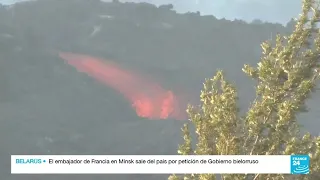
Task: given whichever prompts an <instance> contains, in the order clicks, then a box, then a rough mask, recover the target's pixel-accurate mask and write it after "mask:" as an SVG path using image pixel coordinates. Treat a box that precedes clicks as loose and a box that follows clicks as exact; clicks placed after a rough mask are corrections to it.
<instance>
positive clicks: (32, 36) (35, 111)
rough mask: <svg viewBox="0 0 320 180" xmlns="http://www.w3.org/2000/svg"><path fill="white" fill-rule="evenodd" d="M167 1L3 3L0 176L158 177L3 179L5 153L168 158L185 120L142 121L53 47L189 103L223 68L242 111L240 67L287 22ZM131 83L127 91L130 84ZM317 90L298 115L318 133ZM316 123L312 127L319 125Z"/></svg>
mask: <svg viewBox="0 0 320 180" xmlns="http://www.w3.org/2000/svg"><path fill="white" fill-rule="evenodd" d="M172 9H173V7H172V5H162V6H160V7H156V6H154V5H151V4H147V3H139V4H135V3H120V2H117V1H115V2H110V3H106V2H100V1H99V0H90V1H88V0H67V1H57V0H39V1H30V2H24V3H18V4H15V5H12V6H1V7H0V68H1V69H0V114H1V116H0V119H1V120H0V122H1V126H0V128H1V129H0V142H1V148H0V156H1V158H2V157H3V158H5V161H2V163H1V167H0V169H1V171H0V172H2V173H6V175H4V176H2V178H1V179H3V180H11V179H12V180H20V179H21V180H22V179H23V180H29V179H30V180H35V179H46V180H51V179H52V180H60V179H61V180H65V179H68V180H72V179H77V180H87V179H92V180H100V179H113V180H117V179H119V180H125V179H128V180H135V179H139V180H143V179H146V180H152V179H165V176H156V175H148V176H147V175H146V176H141V175H139V176H138V175H137V176H133V175H130V176H129V175H121V176H107V177H106V176H90V177H89V176H10V175H9V173H8V172H9V170H10V169H9V167H10V166H9V163H7V164H6V163H5V162H10V161H9V155H10V154H175V153H176V149H177V145H178V143H180V142H181V136H180V135H181V133H180V128H181V126H182V123H184V121H177V120H175V119H174V118H171V119H170V118H169V119H166V120H149V119H148V118H141V117H139V116H137V113H136V112H135V110H134V109H133V108H132V105H131V104H130V102H128V101H127V99H126V98H125V97H123V96H122V95H121V94H120V93H119V92H117V91H116V90H115V89H112V88H110V87H108V86H106V85H105V84H103V83H101V82H99V81H97V80H95V79H94V78H92V77H90V76H88V75H87V74H86V73H81V72H78V71H77V69H76V68H74V67H72V66H70V65H69V64H67V63H66V62H65V61H64V60H63V59H62V58H61V57H59V53H61V52H70V53H73V54H86V55H87V56H94V57H100V58H102V59H105V60H106V61H108V62H112V63H114V64H117V65H118V66H120V67H122V68H123V69H127V70H130V71H132V72H136V73H138V74H140V75H141V76H142V77H144V78H148V79H149V80H152V81H153V82H155V83H157V84H159V85H161V87H162V88H163V89H167V90H171V91H172V92H174V93H175V94H177V95H180V94H183V95H184V96H185V97H187V99H188V101H190V102H192V103H193V104H195V105H196V103H198V101H197V100H198V99H199V98H198V97H199V93H200V90H201V88H202V83H203V81H204V79H205V78H209V77H211V76H212V75H213V74H214V73H215V72H216V70H217V69H223V70H225V72H226V75H227V77H228V79H229V80H230V81H232V82H234V83H235V84H236V86H237V88H238V90H239V97H240V107H241V110H242V111H243V112H244V111H246V110H247V108H248V105H249V102H250V101H251V100H252V98H253V95H254V89H253V86H252V85H253V83H252V82H251V80H250V79H249V78H247V77H246V76H245V75H244V73H242V71H241V68H242V67H243V64H245V63H247V64H255V63H256V62H257V61H258V60H259V58H260V46H259V45H260V43H261V42H262V41H264V40H268V39H272V38H274V37H275V35H276V34H277V33H281V34H287V33H289V32H290V31H291V29H292V22H291V23H288V25H287V26H282V25H280V24H272V23H262V22H261V21H258V20H257V21H255V23H251V24H248V23H246V22H244V21H241V20H235V21H229V20H225V19H217V18H215V17H214V16H201V14H200V13H186V14H178V13H176V12H175V11H174V10H172ZM128 88H129V87H128ZM318 100H319V95H314V96H313V97H312V100H311V101H310V102H309V108H310V112H309V113H308V114H306V115H302V116H301V118H300V119H301V122H302V123H303V124H304V125H305V127H306V129H307V130H309V131H311V132H312V133H314V134H316V133H319V130H318V128H315V127H317V124H315V121H316V120H317V119H316V117H319V112H320V111H319V108H318V107H319V104H318ZM318 126H319V124H318Z"/></svg>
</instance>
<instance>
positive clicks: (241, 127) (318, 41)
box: [169, 0, 320, 180]
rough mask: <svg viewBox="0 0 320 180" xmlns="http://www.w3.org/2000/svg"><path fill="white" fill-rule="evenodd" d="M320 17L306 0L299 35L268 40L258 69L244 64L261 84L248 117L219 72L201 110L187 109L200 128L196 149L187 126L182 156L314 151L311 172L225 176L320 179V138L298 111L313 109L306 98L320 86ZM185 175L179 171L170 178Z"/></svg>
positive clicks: (228, 179)
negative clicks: (319, 82) (308, 129)
mask: <svg viewBox="0 0 320 180" xmlns="http://www.w3.org/2000/svg"><path fill="white" fill-rule="evenodd" d="M310 13H311V14H312V15H311V17H310ZM319 19H320V11H319V9H318V3H317V2H315V1H314V0H304V1H303V8H302V13H301V15H300V16H299V18H298V19H297V22H296V26H295V29H294V31H293V33H292V34H291V35H289V36H280V35H278V36H277V37H276V43H275V45H272V43H270V42H264V43H262V44H261V47H262V49H263V56H262V58H261V61H260V62H259V63H258V67H257V68H254V67H251V66H249V65H245V66H244V68H243V71H244V72H245V74H247V75H248V76H249V77H251V78H253V79H254V80H255V81H256V83H257V85H256V98H255V100H254V101H253V103H252V105H251V107H250V108H249V110H248V112H247V113H246V115H244V117H241V116H240V115H239V108H238V105H237V104H238V103H237V91H236V89H235V87H234V86H233V85H232V84H231V83H229V82H228V81H227V80H225V78H224V75H223V72H222V71H218V73H217V74H216V75H215V76H214V77H213V78H212V79H207V80H206V81H205V83H204V87H203V90H202V91H201V95H200V99H201V101H202V104H201V108H200V109H197V108H195V107H192V106H190V107H189V108H188V110H187V111H188V113H189V116H190V119H191V122H192V124H193V125H194V126H195V129H196V130H195V131H196V134H197V143H196V147H195V148H193V147H192V138H191V135H190V132H189V125H188V124H185V126H184V127H183V128H182V130H183V138H184V144H182V145H180V148H179V151H178V152H179V154H182V155H189V154H196V155H235V154H243V155H277V154H280V155H291V154H309V156H310V158H311V166H310V168H311V169H310V170H311V172H310V174H308V175H300V176H292V175H272V174H268V175H265V174H254V175H220V176H221V179H224V180H248V179H250V180H266V179H269V180H280V179H298V180H300V179H301V180H315V179H320V137H313V136H311V135H310V134H309V133H306V134H304V135H302V133H301V132H300V126H299V123H298V122H297V114H299V113H301V112H306V111H307V109H306V105H305V101H306V100H307V99H308V98H310V95H311V92H313V91H315V90H316V85H317V80H318V79H319V55H320V30H319V28H318V27H317V22H318V21H319ZM181 178H182V177H179V176H176V175H173V176H170V178H169V179H170V180H178V179H181ZM216 178H217V175H213V174H192V175H185V176H184V177H183V178H182V179H193V180H215V179H216Z"/></svg>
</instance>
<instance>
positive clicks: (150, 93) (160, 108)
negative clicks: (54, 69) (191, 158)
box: [59, 52, 187, 120]
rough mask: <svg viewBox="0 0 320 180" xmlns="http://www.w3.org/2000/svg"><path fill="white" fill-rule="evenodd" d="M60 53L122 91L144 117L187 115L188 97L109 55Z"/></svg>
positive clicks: (182, 117) (184, 116) (95, 77)
mask: <svg viewBox="0 0 320 180" xmlns="http://www.w3.org/2000/svg"><path fill="white" fill-rule="evenodd" d="M59 56H60V58H62V59H64V60H65V61H66V62H67V63H68V64H69V65H71V66H73V67H75V68H76V69H77V70H78V71H79V72H83V73H86V74H87V75H89V76H91V77H93V78H94V79H96V80H98V81H100V82H101V83H103V84H105V85H107V86H109V87H111V88H113V89H115V90H116V91H118V92H120V93H121V94H122V95H123V96H124V97H125V98H126V99H127V100H128V101H129V102H130V103H131V105H132V107H133V108H134V109H135V111H136V113H137V115H138V116H140V117H143V118H148V119H168V118H170V119H176V120H185V119H187V115H186V102H185V100H184V99H182V98H179V97H178V96H176V95H175V94H174V93H173V92H172V91H170V90H166V89H164V88H162V87H161V86H160V85H159V84H158V83H156V82H153V81H150V80H148V79H146V78H143V77H142V76H141V75H138V74H137V73H133V72H130V71H129V70H125V69H123V68H120V67H119V66H118V65H116V64H115V63H113V62H111V61H107V60H105V59H101V58H97V57H92V56H88V55H84V54H75V53H69V52H60V53H59Z"/></svg>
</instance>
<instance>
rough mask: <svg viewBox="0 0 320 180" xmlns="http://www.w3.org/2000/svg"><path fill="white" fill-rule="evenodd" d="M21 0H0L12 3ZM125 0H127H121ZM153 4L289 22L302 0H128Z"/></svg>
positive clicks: (3, 2) (183, 10)
mask: <svg viewBox="0 0 320 180" xmlns="http://www.w3.org/2000/svg"><path fill="white" fill-rule="evenodd" d="M17 1H21V0H0V3H2V4H10V3H14V2H17ZM120 1H125V0H120ZM128 1H133V2H149V3H153V4H157V5H159V4H168V3H170V4H173V5H174V6H175V9H176V10H177V11H179V12H186V11H200V12H201V14H213V15H215V16H216V17H218V18H223V17H224V18H226V19H234V18H237V19H243V20H246V21H252V20H253V19H261V20H263V21H269V22H280V23H287V22H288V21H289V20H290V19H291V18H292V17H296V16H297V14H298V13H299V12H300V4H301V0H128Z"/></svg>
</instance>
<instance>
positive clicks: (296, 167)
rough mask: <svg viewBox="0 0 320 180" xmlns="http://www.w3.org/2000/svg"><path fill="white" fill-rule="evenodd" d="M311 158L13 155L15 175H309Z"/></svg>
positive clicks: (263, 156) (298, 156)
mask: <svg viewBox="0 0 320 180" xmlns="http://www.w3.org/2000/svg"><path fill="white" fill-rule="evenodd" d="M309 166H310V158H309V156H308V155H260V156H258V155H238V156H234V155H217V156H207V155H188V156H183V155H59V156H58V155H57V156H53V155H12V156H11V174H191V173H194V174H207V173H208V174H256V173H260V174H308V173H309V169H310V168H309Z"/></svg>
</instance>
